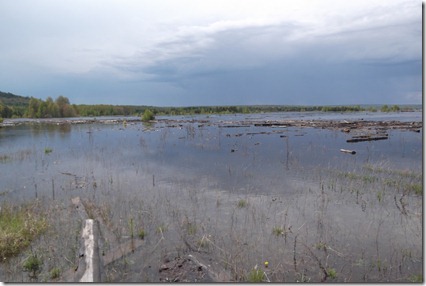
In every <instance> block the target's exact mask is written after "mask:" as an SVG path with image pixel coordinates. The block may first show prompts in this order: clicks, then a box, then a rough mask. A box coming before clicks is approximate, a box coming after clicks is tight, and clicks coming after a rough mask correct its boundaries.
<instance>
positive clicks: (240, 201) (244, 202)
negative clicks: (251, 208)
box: [237, 199, 248, 208]
mask: <svg viewBox="0 0 426 286" xmlns="http://www.w3.org/2000/svg"><path fill="white" fill-rule="evenodd" d="M247 205H248V202H247V200H243V199H241V200H239V201H238V204H237V206H238V207H239V208H245V207H246V206H247Z"/></svg>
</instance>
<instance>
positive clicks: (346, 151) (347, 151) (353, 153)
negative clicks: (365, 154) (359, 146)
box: [340, 149, 356, 155]
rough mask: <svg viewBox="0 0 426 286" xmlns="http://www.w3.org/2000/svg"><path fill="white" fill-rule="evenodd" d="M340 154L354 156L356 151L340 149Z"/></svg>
mask: <svg viewBox="0 0 426 286" xmlns="http://www.w3.org/2000/svg"><path fill="white" fill-rule="evenodd" d="M340 152H343V153H349V154H352V155H355V154H356V151H354V150H347V149H340Z"/></svg>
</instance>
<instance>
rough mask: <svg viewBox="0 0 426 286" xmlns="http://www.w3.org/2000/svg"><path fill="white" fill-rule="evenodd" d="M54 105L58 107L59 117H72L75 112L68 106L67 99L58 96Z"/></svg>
mask: <svg viewBox="0 0 426 286" xmlns="http://www.w3.org/2000/svg"><path fill="white" fill-rule="evenodd" d="M55 103H56V104H57V105H58V109H59V117H74V116H76V112H75V110H74V108H73V107H72V106H71V105H70V101H69V99H68V98H67V97H65V96H63V95H60V96H58V97H57V98H56V100H55Z"/></svg>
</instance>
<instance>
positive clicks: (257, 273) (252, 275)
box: [247, 267, 265, 283]
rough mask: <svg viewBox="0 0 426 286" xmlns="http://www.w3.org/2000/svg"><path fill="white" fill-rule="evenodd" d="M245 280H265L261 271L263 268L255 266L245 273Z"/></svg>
mask: <svg viewBox="0 0 426 286" xmlns="http://www.w3.org/2000/svg"><path fill="white" fill-rule="evenodd" d="M247 282H250V283H259V282H265V273H264V272H263V270H261V269H259V268H257V267H255V268H253V269H252V270H251V271H250V272H249V274H248V275H247Z"/></svg>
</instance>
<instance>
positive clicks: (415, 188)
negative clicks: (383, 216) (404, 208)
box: [407, 184, 423, 196]
mask: <svg viewBox="0 0 426 286" xmlns="http://www.w3.org/2000/svg"><path fill="white" fill-rule="evenodd" d="M407 188H408V190H409V191H410V192H414V194H416V195H418V196H421V195H423V185H421V184H409V185H408V186H407Z"/></svg>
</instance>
